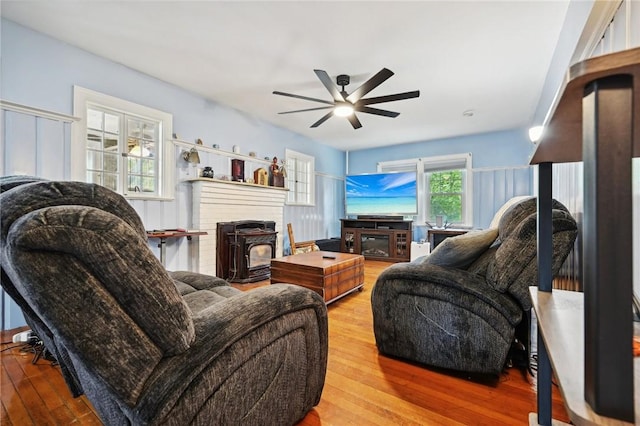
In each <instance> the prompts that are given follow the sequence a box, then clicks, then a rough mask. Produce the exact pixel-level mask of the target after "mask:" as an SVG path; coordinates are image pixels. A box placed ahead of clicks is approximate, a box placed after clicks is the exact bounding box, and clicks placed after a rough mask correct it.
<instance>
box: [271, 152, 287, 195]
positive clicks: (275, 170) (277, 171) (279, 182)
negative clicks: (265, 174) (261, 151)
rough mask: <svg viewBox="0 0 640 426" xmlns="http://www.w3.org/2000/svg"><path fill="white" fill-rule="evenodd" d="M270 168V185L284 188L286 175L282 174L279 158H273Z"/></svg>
mask: <svg viewBox="0 0 640 426" xmlns="http://www.w3.org/2000/svg"><path fill="white" fill-rule="evenodd" d="M269 168H270V170H271V179H270V185H271V186H277V187H279V188H284V175H283V174H282V169H281V168H280V166H279V165H278V157H273V160H272V162H271V165H270V166H269Z"/></svg>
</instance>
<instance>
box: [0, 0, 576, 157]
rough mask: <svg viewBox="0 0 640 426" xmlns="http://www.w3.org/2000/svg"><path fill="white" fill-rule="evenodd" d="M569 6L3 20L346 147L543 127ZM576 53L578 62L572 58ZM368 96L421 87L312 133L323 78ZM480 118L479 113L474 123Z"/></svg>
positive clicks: (78, 6)
mask: <svg viewBox="0 0 640 426" xmlns="http://www.w3.org/2000/svg"><path fill="white" fill-rule="evenodd" d="M567 7H568V0H556V1H517V0H514V1H467V2H461V1H410V2H400V1H350V2H346V1H298V2H291V1H289V2H275V1H254V2H245V1H226V2H222V1H195V2H193V1H118V2H116V1H77V0H75V1H52V0H46V1H42V0H38V1H7V0H3V1H2V6H1V8H2V9H1V13H2V16H3V17H5V18H8V19H10V20H12V21H15V22H17V23H19V24H22V25H24V26H27V27H30V28H33V29H35V30H37V31H40V32H43V33H45V34H48V35H50V36H52V37H54V38H57V39H60V40H63V41H65V42H67V43H69V44H71V45H74V46H77V47H80V48H82V49H85V50H87V51H90V52H93V53H95V54H97V55H100V56H103V57H105V58H108V59H111V60H113V61H115V62H118V63H121V64H124V65H126V66H128V67H130V68H133V69H136V70H138V71H141V72H143V73H146V74H149V75H151V76H154V77H157V78H158V79H161V80H164V81H167V82H170V83H173V84H175V85H177V86H180V87H182V88H184V89H187V90H189V91H191V92H194V93H197V94H199V95H201V96H202V97H204V98H207V99H210V100H213V101H216V102H219V103H221V104H224V105H228V106H230V107H233V108H235V109H237V110H240V111H243V112H245V113H246V114H249V115H252V116H256V117H259V118H261V119H263V120H266V121H268V122H271V123H273V124H275V125H277V126H280V127H283V128H286V129H289V130H291V131H293V132H296V133H300V134H303V135H306V136H308V137H310V138H312V139H314V140H317V141H319V142H322V143H325V144H328V145H330V146H334V147H336V148H339V149H342V150H354V149H361V148H364V147H373V146H384V145H391V144H398V143H405V142H413V141H424V140H433V139H441V138H447V137H452V136H460V135H468V134H474V133H483V132H491V131H497V130H505V129H513V128H526V127H528V126H529V125H531V120H532V118H533V115H534V112H535V109H536V107H537V104H538V101H539V98H540V95H541V91H542V88H543V85H544V82H545V78H546V77H547V70H548V68H549V64H550V62H551V59H552V56H553V53H554V49H555V48H556V44H557V41H558V38H559V35H560V31H561V28H562V25H563V22H564V19H565V15H566V13H567ZM572 53H573V52H568V53H567V54H568V55H571V54H572ZM383 67H386V68H389V69H390V70H392V71H393V72H394V73H395V75H394V76H393V77H391V78H390V79H389V80H387V81H386V82H384V83H383V84H382V85H380V86H379V87H378V88H376V89H374V90H373V91H372V92H370V93H369V95H368V96H381V95H387V94H392V93H397V92H405V91H411V90H420V93H421V94H420V97H419V98H416V99H409V100H403V101H398V102H390V103H384V104H377V105H373V106H375V107H378V108H383V109H389V110H392V111H397V112H399V113H400V116H399V117H397V118H387V117H379V116H374V115H370V114H364V113H358V117H359V119H360V121H361V122H362V124H363V127H362V128H361V129H358V130H354V129H353V128H352V127H351V125H350V124H349V123H348V121H347V120H346V119H344V118H339V117H332V118H331V119H329V120H328V121H326V122H325V123H324V124H322V125H321V126H320V127H318V128H315V129H311V128H309V126H310V125H311V124H312V123H314V122H315V121H316V120H318V119H319V118H320V117H322V116H323V115H324V114H325V112H326V111H313V112H302V113H297V114H286V115H279V114H277V113H278V112H280V111H288V110H295V109H303V108H312V107H317V106H322V104H317V103H313V102H308V101H304V100H299V99H292V98H287V97H282V96H276V95H273V94H272V91H274V90H280V91H283V92H289V93H295V94H299V95H303V96H309V97H315V98H322V99H326V100H331V97H330V95H329V93H328V92H327V90H326V89H325V88H324V86H322V84H321V83H320V81H319V80H318V79H317V77H316V75H315V74H314V72H313V70H314V69H316V68H317V69H323V70H325V71H326V72H327V73H328V74H329V75H330V76H331V77H332V78H333V79H334V81H335V76H336V75H338V74H350V75H351V76H352V83H351V85H349V86H347V87H346V90H347V92H351V91H353V90H354V89H355V88H357V87H358V86H359V85H360V84H362V83H363V82H364V81H366V80H367V79H368V78H369V77H371V76H372V75H373V74H375V73H376V72H378V71H380V70H381V69H382V68H383ZM467 110H473V112H474V114H473V116H472V117H467V116H464V115H463V112H464V111H467Z"/></svg>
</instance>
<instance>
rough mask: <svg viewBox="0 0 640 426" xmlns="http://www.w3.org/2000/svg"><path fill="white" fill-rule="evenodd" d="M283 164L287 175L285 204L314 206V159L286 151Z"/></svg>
mask: <svg viewBox="0 0 640 426" xmlns="http://www.w3.org/2000/svg"><path fill="white" fill-rule="evenodd" d="M285 156H286V161H285V164H284V167H285V170H286V173H287V188H289V193H288V195H287V204H290V205H293V204H295V205H302V206H313V205H315V201H316V200H315V159H314V158H313V157H312V156H309V155H305V154H301V153H299V152H296V151H292V150H290V149H287V150H286V152H285Z"/></svg>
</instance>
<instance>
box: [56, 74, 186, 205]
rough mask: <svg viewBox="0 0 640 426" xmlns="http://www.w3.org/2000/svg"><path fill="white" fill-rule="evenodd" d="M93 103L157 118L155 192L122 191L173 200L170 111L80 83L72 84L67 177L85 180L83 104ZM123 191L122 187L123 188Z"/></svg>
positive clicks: (85, 125) (85, 120)
mask: <svg viewBox="0 0 640 426" xmlns="http://www.w3.org/2000/svg"><path fill="white" fill-rule="evenodd" d="M90 105H95V106H97V107H100V108H106V109H110V110H113V111H116V112H119V113H123V114H128V115H134V116H138V117H141V118H144V119H147V120H153V121H161V122H162V126H161V127H162V128H161V129H159V135H158V143H160V144H161V145H162V148H161V149H162V158H160V159H159V162H158V170H159V173H160V174H161V176H160V179H158V185H159V188H158V195H145V194H144V193H139V192H135V193H133V194H129V193H123V194H122V195H123V196H124V197H126V198H127V199H141V200H173V199H174V198H175V149H174V147H173V143H172V141H171V139H170V137H171V135H172V134H173V115H172V114H170V113H168V112H164V111H160V110H157V109H154V108H150V107H146V106H144V105H139V104H136V103H134V102H129V101H126V100H124V99H120V98H116V97H114V96H110V95H106V94H104V93H100V92H96V91H93V90H90V89H86V88H84V87H80V86H73V115H74V116H76V117H78V118H79V121H78V122H76V123H74V125H72V126H71V140H72V145H71V152H70V153H69V158H70V161H71V178H72V179H73V180H78V181H81V182H86V180H87V154H86V150H87V146H86V141H85V136H86V131H87V106H90ZM123 192H124V191H123Z"/></svg>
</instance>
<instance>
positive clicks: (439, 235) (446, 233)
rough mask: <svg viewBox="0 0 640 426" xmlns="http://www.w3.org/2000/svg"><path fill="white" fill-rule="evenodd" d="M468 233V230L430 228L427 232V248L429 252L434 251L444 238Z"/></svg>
mask: <svg viewBox="0 0 640 426" xmlns="http://www.w3.org/2000/svg"><path fill="white" fill-rule="evenodd" d="M467 232H469V230H468V229H452V228H447V229H438V228H431V229H429V230H428V231H427V239H428V240H429V247H430V249H431V251H433V249H435V248H436V247H437V246H438V244H440V243H441V242H443V241H444V240H445V239H446V238H449V237H455V236H456V235H462V234H466V233H467Z"/></svg>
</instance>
